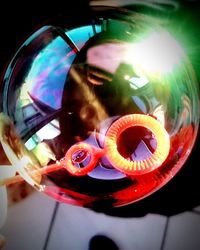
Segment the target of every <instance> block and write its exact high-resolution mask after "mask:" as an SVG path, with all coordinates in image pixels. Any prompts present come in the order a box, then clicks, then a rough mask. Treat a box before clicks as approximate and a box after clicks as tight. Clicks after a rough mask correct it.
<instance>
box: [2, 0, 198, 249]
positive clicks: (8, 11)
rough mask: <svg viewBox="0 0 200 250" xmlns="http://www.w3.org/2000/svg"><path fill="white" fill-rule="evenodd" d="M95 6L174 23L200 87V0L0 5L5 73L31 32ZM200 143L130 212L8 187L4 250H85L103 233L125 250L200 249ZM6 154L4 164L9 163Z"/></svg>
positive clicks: (22, 186) (81, 0)
mask: <svg viewBox="0 0 200 250" xmlns="http://www.w3.org/2000/svg"><path fill="white" fill-rule="evenodd" d="M143 2H146V4H145V3H144V4H143ZM91 5H112V6H124V7H126V8H129V9H130V10H133V11H137V12H140V13H144V14H147V15H151V16H154V17H159V18H162V19H163V20H167V21H168V22H170V23H172V25H171V27H172V31H173V32H177V33H178V34H179V35H180V36H181V37H182V39H183V42H184V44H186V45H187V48H188V51H189V55H188V56H189V57H190V59H191V61H192V64H193V67H194V69H195V71H196V74H197V78H198V82H200V70H199V65H200V57H199V54H200V45H199V40H200V26H199V24H200V23H199V22H200V3H199V1H167V0H165V1H164V0H163V1H162V0H160V1H159V0H158V1H134V0H121V1H120V0H113V1H111V0H107V1H106V0H104V1H102V0H96V1H90V2H89V1H85V0H79V1H74V3H72V2H71V1H70V3H68V2H67V1H66V2H65V3H61V2H59V1H57V2H56V3H55V2H54V3H50V2H49V3H47V4H46V5H45V4H44V3H43V6H42V5H41V3H39V2H37V1H34V2H27V3H25V4H24V3H20V2H19V3H18V4H17V6H16V7H13V6H11V3H8V2H7V3H5V4H2V6H1V9H2V12H3V13H5V15H1V16H0V27H1V39H0V55H1V56H0V72H1V75H3V72H4V70H5V68H6V66H7V64H8V63H9V61H10V59H11V58H12V56H13V54H14V53H15V52H16V49H17V48H18V47H19V46H20V44H21V43H22V42H23V41H24V40H25V39H26V38H27V37H28V36H29V35H30V33H32V32H33V31H35V30H37V28H38V27H40V26H42V24H43V23H44V24H45V23H47V22H48V21H49V20H53V19H56V18H57V17H58V16H59V15H66V16H68V17H69V18H81V16H82V15H87V11H88V10H89V8H90V6H91ZM199 137H200V135H198V137H197V141H196V144H195V146H194V149H193V151H192V153H191V155H190V157H189V159H188V160H187V162H186V164H185V166H184V167H183V168H182V169H181V171H180V172H179V173H178V174H177V175H176V176H175V177H174V178H173V179H172V180H171V181H170V182H169V183H168V184H167V185H166V186H164V187H163V188H162V189H160V190H159V191H157V192H156V193H154V194H153V195H151V196H149V197H147V198H145V199H143V200H141V201H139V202H137V203H133V204H130V205H127V206H124V207H120V208H113V209H110V210H105V211H102V210H101V211H98V210H96V211H93V210H90V209H86V208H82V207H75V206H72V205H66V204H58V203H57V202H55V201H54V200H52V199H51V198H49V197H46V196H44V195H43V194H40V193H38V192H36V191H34V190H33V189H32V188H31V187H30V186H28V184H17V185H12V186H10V187H9V188H8V195H9V208H8V218H7V221H6V223H5V225H4V227H3V228H2V229H0V233H1V234H3V235H4V236H5V237H6V246H5V248H4V249H6V250H14V249H20V250H27V249H29V250H32V249H34V250H40V249H41V250H42V249H48V250H54V249H61V250H65V249H66V250H86V249H88V243H89V240H90V239H91V238H92V237H93V236H94V235H97V234H103V235H106V236H108V237H110V238H111V239H113V240H114V241H115V242H116V244H117V245H118V247H119V249H122V250H135V249H136V250H145V249H152V250H157V249H158V250H159V249H161V250H175V249H176V250H179V249H180V250H198V249H200V237H199V234H200V195H199V191H200V181H199V176H200V168H199V161H198V156H199V152H200V151H199V148H200V146H199ZM1 152H2V150H1ZM1 154H2V156H1V164H2V165H3V164H9V162H7V159H6V158H5V157H4V155H3V152H2V153H1ZM0 202H2V201H0Z"/></svg>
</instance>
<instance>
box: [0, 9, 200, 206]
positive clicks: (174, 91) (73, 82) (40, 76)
mask: <svg viewBox="0 0 200 250" xmlns="http://www.w3.org/2000/svg"><path fill="white" fill-rule="evenodd" d="M66 20H67V17H66ZM75 21H76V22H75ZM75 21H74V23H73V20H68V21H66V22H65V20H64V21H63V22H61V23H60V25H57V26H54V25H49V26H43V27H41V28H40V29H39V30H38V31H37V32H35V33H34V34H32V35H31V36H30V37H29V38H28V39H27V40H26V41H25V42H24V44H23V45H22V46H21V47H20V49H19V50H18V51H17V53H16V55H15V56H14V58H13V60H12V61H11V62H10V64H9V66H8V68H7V70H6V72H5V75H4V79H3V83H2V96H1V116H0V139H1V143H2V146H3V148H4V150H5V152H6V154H7V156H8V158H9V160H10V161H11V163H12V164H13V166H15V167H16V168H17V172H18V173H19V174H20V175H21V177H23V178H24V179H25V180H26V181H27V182H28V183H29V184H30V185H32V186H34V187H35V188H36V189H37V190H39V191H40V192H43V193H45V194H47V195H49V196H52V197H53V198H55V199H56V200H58V201H61V202H65V203H71V204H76V205H81V206H87V207H93V206H94V207H95V206H102V207H103V206H121V205H125V204H128V203H131V202H134V201H137V200H139V199H142V198H144V197H146V196H147V195H149V194H151V193H153V192H155V191H156V190H158V189H159V188H161V187H162V186H163V185H164V184H166V183H167V182H168V181H169V180H170V179H171V178H172V177H173V176H174V175H175V174H176V173H177V172H178V171H179V170H180V168H181V167H182V166H183V165H184V163H185V161H186V160H187V158H188V156H189V154H190V152H191V150H192V147H193V144H194V142H195V139H196V134H197V129H198V122H199V109H198V108H199V107H198V94H197V93H198V90H197V85H196V79H195V75H194V72H193V69H192V66H191V63H190V62H189V59H188V58H187V55H186V53H185V51H184V49H183V48H182V47H181V45H180V44H179V42H177V41H176V39H175V38H174V37H173V35H171V34H170V33H169V32H168V31H167V30H165V29H163V28H161V27H160V26H159V25H158V24H157V22H156V21H155V20H154V19H151V18H149V17H145V16H142V15H140V14H136V13H129V12H128V11H125V10H122V9H115V8H103V7H102V8H95V9H94V10H93V11H92V12H91V16H87V17H86V18H85V21H82V22H81V23H79V22H78V21H77V20H75ZM69 24H70V25H69ZM17 178H18V179H20V177H19V176H17Z"/></svg>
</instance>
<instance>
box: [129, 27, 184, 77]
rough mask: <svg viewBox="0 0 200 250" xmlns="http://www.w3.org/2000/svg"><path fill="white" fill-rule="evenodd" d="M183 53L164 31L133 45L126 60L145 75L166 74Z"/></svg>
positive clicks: (150, 35) (152, 34)
mask: <svg viewBox="0 0 200 250" xmlns="http://www.w3.org/2000/svg"><path fill="white" fill-rule="evenodd" d="M183 56H184V51H183V49H182V48H181V46H180V45H179V44H178V42H177V41H176V40H175V39H174V38H173V37H172V36H171V35H170V34H169V33H168V32H166V31H162V32H153V33H151V34H149V36H148V37H146V38H145V39H144V40H143V41H140V42H138V43H135V44H133V45H132V46H131V47H130V49H129V50H128V51H127V55H126V59H128V61H129V62H131V64H132V65H133V66H134V67H136V68H137V69H138V68H139V69H140V70H139V71H141V72H142V71H145V72H146V73H147V74H148V73H149V74H159V75H160V74H167V73H170V72H172V71H173V69H174V67H175V66H176V65H178V64H179V63H180V62H181V59H182V58H183Z"/></svg>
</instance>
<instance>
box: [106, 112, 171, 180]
mask: <svg viewBox="0 0 200 250" xmlns="http://www.w3.org/2000/svg"><path fill="white" fill-rule="evenodd" d="M134 126H140V127H145V128H147V129H148V130H150V131H151V132H152V133H153V134H154V135H155V138H156V140H157V147H156V149H155V151H154V153H153V154H152V156H150V157H148V158H147V159H144V160H138V161H131V160H127V159H126V158H124V157H123V156H122V155H121V154H120V153H119V152H118V149H117V140H118V138H119V136H120V134H121V133H122V132H123V131H125V130H126V129H128V128H130V127H134ZM169 149H170V140H169V135H168V133H167V131H166V130H165V128H164V127H163V126H162V125H161V124H160V122H159V121H157V120H156V119H154V118H153V117H151V116H149V115H142V114H132V115H126V116H123V117H122V118H120V119H118V120H117V121H115V122H114V123H113V124H112V125H111V127H110V128H109V130H108V131H107V133H106V138H105V150H106V154H107V158H108V160H109V161H110V163H111V164H112V165H113V166H114V167H115V168H116V169H118V170H119V171H121V172H123V173H126V174H129V175H141V174H145V173H148V172H151V171H153V170H154V169H156V168H158V167H160V166H161V165H162V163H163V162H164V161H165V159H166V158H167V156H168V153H169Z"/></svg>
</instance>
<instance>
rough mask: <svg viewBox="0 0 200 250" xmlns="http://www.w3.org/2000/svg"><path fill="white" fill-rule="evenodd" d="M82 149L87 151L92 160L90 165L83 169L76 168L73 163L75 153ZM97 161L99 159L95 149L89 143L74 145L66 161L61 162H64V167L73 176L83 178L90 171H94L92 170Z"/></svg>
mask: <svg viewBox="0 0 200 250" xmlns="http://www.w3.org/2000/svg"><path fill="white" fill-rule="evenodd" d="M81 149H83V150H86V151H87V152H88V153H89V155H90V158H91V159H90V161H89V163H88V164H87V166H85V167H83V168H77V167H76V166H74V164H73V162H72V156H73V154H74V153H76V152H77V151H79V150H81ZM97 159H98V158H97V156H96V153H95V149H94V148H93V147H92V146H90V145H89V144H87V143H79V144H75V145H73V146H72V147H71V148H70V149H69V150H68V151H67V153H66V155H65V157H64V159H62V160H61V161H62V164H63V167H64V168H65V169H67V171H68V172H70V173H71V174H72V175H76V176H83V175H86V174H87V173H89V172H90V171H92V169H93V168H94V167H95V166H96V163H97Z"/></svg>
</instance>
